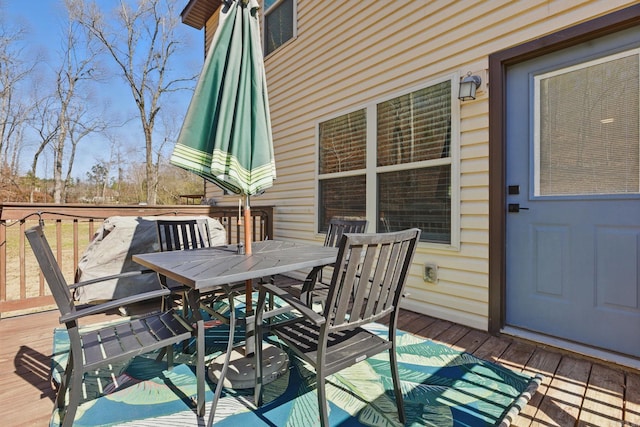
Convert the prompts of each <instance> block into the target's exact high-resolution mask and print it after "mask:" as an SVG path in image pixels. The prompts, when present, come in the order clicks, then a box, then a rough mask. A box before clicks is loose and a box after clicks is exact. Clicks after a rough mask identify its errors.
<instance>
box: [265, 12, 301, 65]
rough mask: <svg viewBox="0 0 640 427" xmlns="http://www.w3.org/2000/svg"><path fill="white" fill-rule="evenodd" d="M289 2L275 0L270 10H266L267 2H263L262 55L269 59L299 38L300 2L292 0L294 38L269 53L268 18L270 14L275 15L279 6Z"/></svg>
mask: <svg viewBox="0 0 640 427" xmlns="http://www.w3.org/2000/svg"><path fill="white" fill-rule="evenodd" d="M285 1H287V0H275V1H274V2H273V4H272V5H271V6H269V8H268V9H266V8H265V0H262V31H261V32H262V53H263V55H264V57H265V58H266V57H269V56H271V55H273V54H275V53H276V52H278V51H279V50H280V49H281V48H282V47H284V46H287V45H288V44H289V43H291V42H293V41H294V40H295V39H297V38H298V0H291V1H292V2H293V17H292V18H293V22H292V23H291V25H292V27H293V28H292V29H293V31H292V33H293V34H292V36H291V38H290V39H289V40H287V41H285V42H284V43H282V44H281V45H280V46H278V47H276V48H275V49H273V51H271V52H269V53H267V16H268V15H269V14H270V13H273V12H274V11H275V10H277V9H278V7H279V6H281V5H282V3H284V2H285Z"/></svg>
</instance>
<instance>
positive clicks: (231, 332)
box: [203, 286, 236, 427]
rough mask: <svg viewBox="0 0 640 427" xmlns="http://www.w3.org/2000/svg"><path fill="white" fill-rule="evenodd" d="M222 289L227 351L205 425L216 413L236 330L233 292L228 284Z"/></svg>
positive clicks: (211, 421)
mask: <svg viewBox="0 0 640 427" xmlns="http://www.w3.org/2000/svg"><path fill="white" fill-rule="evenodd" d="M223 289H224V291H225V293H226V294H227V295H228V297H229V340H228V342H227V352H226V354H225V357H224V364H223V365H222V369H221V371H220V378H218V383H217V384H216V391H215V393H214V395H213V401H212V402H211V411H210V412H209V419H208V421H207V427H210V426H211V425H213V419H214V418H215V415H216V406H218V400H220V395H221V394H222V388H223V385H224V378H225V376H226V375H227V369H228V368H229V360H231V352H232V351H233V347H234V342H233V341H234V334H235V331H236V308H235V305H234V299H233V293H232V292H231V289H230V288H229V287H228V286H223ZM203 373H204V372H203Z"/></svg>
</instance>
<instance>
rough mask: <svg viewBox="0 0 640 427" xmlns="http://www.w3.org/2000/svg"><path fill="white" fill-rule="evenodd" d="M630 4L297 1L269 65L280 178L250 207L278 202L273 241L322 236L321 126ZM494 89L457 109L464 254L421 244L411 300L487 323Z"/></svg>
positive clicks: (428, 310)
mask: <svg viewBox="0 0 640 427" xmlns="http://www.w3.org/2000/svg"><path fill="white" fill-rule="evenodd" d="M633 3H634V2H631V1H621V0H617V1H616V0H602V1H571V2H565V1H559V0H558V1H533V0H532V1H517V2H514V1H506V0H505V1H498V0H492V1H484V0H478V1H469V0H464V1H457V2H452V1H449V0H443V1H418V0H416V1H408V0H404V1H402V0H396V1H393V2H386V1H379V0H363V1H357V2H356V1H342V2H321V1H316V0H298V5H297V7H298V24H297V25H298V37H297V39H296V40H293V41H291V42H289V43H288V44H287V45H286V46H283V47H282V48H280V49H279V50H277V51H275V52H274V53H273V54H272V55H271V56H269V57H267V58H266V60H265V65H266V69H267V82H268V90H269V98H270V108H271V119H272V125H273V135H274V143H275V154H276V167H277V174H278V178H277V181H276V183H275V185H274V187H273V188H271V189H269V190H268V191H267V192H266V193H265V194H263V195H261V196H259V197H254V198H253V199H252V200H253V201H252V203H253V204H254V205H258V204H271V205H275V206H276V210H275V221H274V227H275V233H274V234H275V237H276V238H284V239H295V240H301V241H307V242H317V243H321V242H322V240H323V237H322V236H319V235H317V234H316V233H315V232H314V229H315V227H316V210H317V209H316V198H315V197H316V195H315V191H316V190H315V189H316V182H315V177H316V173H315V168H316V155H317V154H316V143H317V142H316V138H317V136H316V128H315V127H316V124H317V123H318V121H320V120H326V119H328V118H331V117H335V116H336V115H338V114H342V113H345V112H349V111H353V110H355V109H359V108H363V107H364V106H366V105H367V104H368V103H370V102H374V101H377V100H381V99H382V98H386V97H389V96H393V95H394V94H397V93H399V92H400V91H403V90H406V89H409V88H420V87H421V85H422V86H424V84H425V83H427V82H429V81H430V80H432V79H435V78H441V77H445V76H450V75H451V74H452V73H456V72H457V73H460V74H461V75H464V74H465V73H466V72H467V71H473V72H476V71H481V70H484V69H487V68H488V55H489V54H490V53H492V52H495V51H498V50H501V49H505V48H508V47H511V46H514V45H517V44H520V43H523V42H526V41H529V40H532V39H535V38H538V37H540V36H543V35H546V34H550V33H553V32H555V31H558V30H560V29H563V28H566V27H569V26H572V25H575V24H577V23H579V22H584V21H587V20H590V19H593V18H595V17H597V16H601V15H604V14H606V13H609V12H612V11H615V10H618V9H621V8H623V7H626V6H629V5H631V4H633ZM211 21H213V20H211ZM485 76H486V74H485ZM485 83H486V82H485ZM490 86H491V85H490V82H489V89H488V90H486V89H485V85H484V84H483V88H482V89H485V91H484V92H481V93H480V94H479V97H478V99H477V100H475V101H468V102H464V103H462V104H461V108H460V118H459V120H460V131H461V135H460V168H459V170H460V176H459V181H460V197H461V203H460V215H461V217H460V237H461V242H460V250H459V251H457V250H444V249H439V248H435V247H433V246H429V245H424V244H421V245H420V247H419V248H418V253H417V254H416V256H415V259H414V265H413V268H412V270H411V276H410V278H409V282H408V285H407V286H408V291H409V293H410V294H411V295H410V297H409V299H408V300H407V301H406V302H405V307H407V308H409V309H412V310H416V311H419V312H422V313H425V314H428V315H432V316H435V317H439V318H443V319H446V320H450V321H454V322H458V323H461V324H464V325H468V326H471V327H476V328H480V329H486V328H487V323H488V317H487V312H488V286H489V284H488V269H489V262H488V247H489V241H488V239H489V232H488V224H489V216H488V215H489V207H488V206H489V188H488V182H489V176H488V164H489V158H488V155H489V149H488V126H489V116H488V100H487V99H488V98H487V97H488V96H490V90H491V89H490ZM454 90H457V89H454ZM215 198H216V199H218V200H219V202H221V203H229V204H233V203H237V197H236V198H235V199H234V198H232V197H227V198H225V197H222V196H220V195H217V196H215ZM234 200H235V202H234ZM371 227H372V228H373V226H371ZM425 262H433V263H436V264H437V265H438V267H439V272H438V273H439V282H438V283H437V284H429V283H425V282H424V281H423V280H422V265H423V264H424V263H425Z"/></svg>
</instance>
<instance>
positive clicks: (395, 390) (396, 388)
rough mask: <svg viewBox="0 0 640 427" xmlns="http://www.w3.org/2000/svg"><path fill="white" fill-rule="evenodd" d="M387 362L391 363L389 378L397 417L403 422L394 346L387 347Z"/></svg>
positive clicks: (402, 404) (402, 402)
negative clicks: (391, 383) (394, 398)
mask: <svg viewBox="0 0 640 427" xmlns="http://www.w3.org/2000/svg"><path fill="white" fill-rule="evenodd" d="M389 364H390V365H391V366H390V367H391V378H392V379H393V393H394V395H395V397H396V406H397V407H398V419H399V420H400V423H401V424H404V423H405V422H406V421H405V415H404V401H403V400H402V386H401V383H400V375H399V374H398V354H397V353H396V349H395V346H393V347H392V348H390V349H389Z"/></svg>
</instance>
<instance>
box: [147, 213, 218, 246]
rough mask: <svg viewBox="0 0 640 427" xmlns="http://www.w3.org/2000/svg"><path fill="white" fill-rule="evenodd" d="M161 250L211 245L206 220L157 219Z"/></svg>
mask: <svg viewBox="0 0 640 427" xmlns="http://www.w3.org/2000/svg"><path fill="white" fill-rule="evenodd" d="M156 225H157V228H158V243H159V244H160V251H161V252H166V251H177V250H182V249H196V248H207V247H209V246H211V237H210V234H209V224H208V223H207V221H206V220H204V219H203V220H200V219H186V220H157V221H156Z"/></svg>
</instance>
